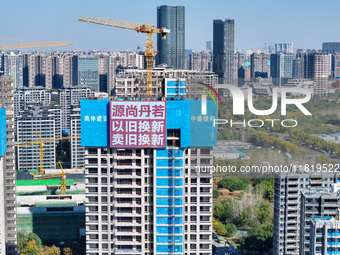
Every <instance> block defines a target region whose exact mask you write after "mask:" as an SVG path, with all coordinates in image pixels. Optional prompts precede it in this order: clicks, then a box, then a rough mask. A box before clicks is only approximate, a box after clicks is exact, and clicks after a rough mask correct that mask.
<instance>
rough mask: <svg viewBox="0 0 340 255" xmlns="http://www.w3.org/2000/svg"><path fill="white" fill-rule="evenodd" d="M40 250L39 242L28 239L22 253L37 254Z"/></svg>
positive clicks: (24, 254) (27, 254) (25, 254)
mask: <svg viewBox="0 0 340 255" xmlns="http://www.w3.org/2000/svg"><path fill="white" fill-rule="evenodd" d="M38 252H39V247H38V245H37V243H36V242H35V241H34V240H32V241H27V242H26V244H25V247H24V248H23V249H22V251H21V254H22V255H37V254H38Z"/></svg>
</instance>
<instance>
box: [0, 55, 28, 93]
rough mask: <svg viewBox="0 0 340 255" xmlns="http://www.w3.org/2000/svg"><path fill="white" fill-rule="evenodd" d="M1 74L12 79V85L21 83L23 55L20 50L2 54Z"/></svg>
mask: <svg viewBox="0 0 340 255" xmlns="http://www.w3.org/2000/svg"><path fill="white" fill-rule="evenodd" d="M1 62H2V70H1V71H2V72H3V75H6V76H10V77H12V79H13V84H14V87H15V88H17V87H20V86H22V85H23V80H22V79H23V56H22V54H21V53H20V52H13V51H12V52H5V53H3V54H2V61H1Z"/></svg>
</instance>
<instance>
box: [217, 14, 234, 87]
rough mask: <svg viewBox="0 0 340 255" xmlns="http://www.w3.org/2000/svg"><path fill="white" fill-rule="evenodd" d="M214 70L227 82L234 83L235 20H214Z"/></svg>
mask: <svg viewBox="0 0 340 255" xmlns="http://www.w3.org/2000/svg"><path fill="white" fill-rule="evenodd" d="M213 29H214V32H213V33H214V34H213V38H214V41H213V52H214V64H213V70H214V72H215V73H216V74H218V76H219V78H223V79H224V82H225V83H227V84H234V20H232V19H226V20H214V28H213Z"/></svg>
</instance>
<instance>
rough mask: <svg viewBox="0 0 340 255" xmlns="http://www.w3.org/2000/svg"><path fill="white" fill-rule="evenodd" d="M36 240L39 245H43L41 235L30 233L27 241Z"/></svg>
mask: <svg viewBox="0 0 340 255" xmlns="http://www.w3.org/2000/svg"><path fill="white" fill-rule="evenodd" d="M32 240H34V241H35V243H36V244H37V246H38V247H42V242H41V239H40V237H39V236H38V235H37V234H34V233H29V234H28V236H27V241H32Z"/></svg>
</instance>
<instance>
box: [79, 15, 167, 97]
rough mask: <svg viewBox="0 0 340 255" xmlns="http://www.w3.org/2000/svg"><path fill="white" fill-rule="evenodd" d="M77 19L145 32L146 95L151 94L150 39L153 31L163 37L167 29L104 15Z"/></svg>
mask: <svg viewBox="0 0 340 255" xmlns="http://www.w3.org/2000/svg"><path fill="white" fill-rule="evenodd" d="M78 21H85V22H89V23H94V24H99V25H104V26H111V27H118V28H124V29H130V30H135V31H137V32H139V33H146V35H147V37H146V45H145V47H146V50H145V59H146V95H147V96H148V97H151V96H152V64H153V57H154V51H153V47H154V43H153V41H152V35H153V34H154V33H158V34H162V38H163V39H165V37H166V35H167V34H169V33H170V30H169V29H166V28H165V27H162V28H157V27H156V26H155V25H148V24H142V23H136V22H129V21H124V20H118V19H110V18H105V17H85V16H79V18H78Z"/></svg>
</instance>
